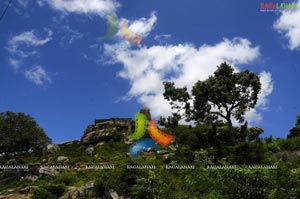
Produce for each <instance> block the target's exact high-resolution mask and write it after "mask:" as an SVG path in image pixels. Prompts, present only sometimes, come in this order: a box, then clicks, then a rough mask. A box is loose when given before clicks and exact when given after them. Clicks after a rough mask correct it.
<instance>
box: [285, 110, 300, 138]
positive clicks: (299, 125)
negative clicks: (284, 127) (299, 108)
mask: <svg viewBox="0 0 300 199" xmlns="http://www.w3.org/2000/svg"><path fill="white" fill-rule="evenodd" d="M287 137H288V138H294V137H300V115H297V118H296V124H295V126H294V127H293V128H292V129H291V130H290V134H289V135H288V136H287Z"/></svg>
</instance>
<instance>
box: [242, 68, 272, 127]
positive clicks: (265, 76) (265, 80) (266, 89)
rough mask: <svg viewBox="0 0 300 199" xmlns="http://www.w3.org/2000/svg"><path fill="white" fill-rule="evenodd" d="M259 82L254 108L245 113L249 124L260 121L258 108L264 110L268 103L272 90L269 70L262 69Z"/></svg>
mask: <svg viewBox="0 0 300 199" xmlns="http://www.w3.org/2000/svg"><path fill="white" fill-rule="evenodd" d="M259 79H260V82H261V92H260V93H259V95H258V101H257V104H256V108H255V109H251V110H250V111H248V112H247V113H246V115H245V118H246V120H247V121H249V124H250V125H254V124H258V123H260V122H261V121H262V119H263V118H262V116H261V114H260V113H259V111H260V110H266V109H267V104H268V97H269V95H270V94H271V93H272V92H273V88H274V85H273V80H272V75H271V73H269V72H266V71H263V72H261V73H260V74H259Z"/></svg>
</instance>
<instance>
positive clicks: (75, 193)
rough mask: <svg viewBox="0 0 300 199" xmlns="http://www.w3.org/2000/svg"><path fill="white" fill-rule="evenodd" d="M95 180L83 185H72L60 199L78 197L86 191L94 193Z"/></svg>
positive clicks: (74, 198)
mask: <svg viewBox="0 0 300 199" xmlns="http://www.w3.org/2000/svg"><path fill="white" fill-rule="evenodd" d="M94 184H95V183H94V182H93V181H92V182H89V183H87V184H85V185H83V186H81V187H70V188H69V191H67V193H65V194H64V195H63V196H62V197H60V199H76V198H80V196H83V195H84V193H92V191H93V188H94Z"/></svg>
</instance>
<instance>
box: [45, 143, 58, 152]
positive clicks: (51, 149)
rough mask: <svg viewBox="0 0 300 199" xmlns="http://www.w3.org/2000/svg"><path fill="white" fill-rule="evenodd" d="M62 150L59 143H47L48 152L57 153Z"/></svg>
mask: <svg viewBox="0 0 300 199" xmlns="http://www.w3.org/2000/svg"><path fill="white" fill-rule="evenodd" d="M59 150H60V148H59V146H58V145H57V144H48V145H47V152H48V153H56V152H58V151H59Z"/></svg>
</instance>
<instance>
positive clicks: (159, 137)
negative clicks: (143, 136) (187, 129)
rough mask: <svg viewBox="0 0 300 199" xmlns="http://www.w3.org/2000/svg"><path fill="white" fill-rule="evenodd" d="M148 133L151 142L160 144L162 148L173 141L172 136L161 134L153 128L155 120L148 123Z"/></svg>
mask: <svg viewBox="0 0 300 199" xmlns="http://www.w3.org/2000/svg"><path fill="white" fill-rule="evenodd" d="M148 132H149V134H150V136H151V138H152V139H153V140H155V142H156V143H157V144H160V145H162V146H167V145H168V144H170V143H171V142H172V140H173V136H171V135H168V134H166V133H164V132H162V131H161V130H159V129H158V128H157V127H156V126H155V120H152V121H151V122H150V124H149V127H148Z"/></svg>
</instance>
